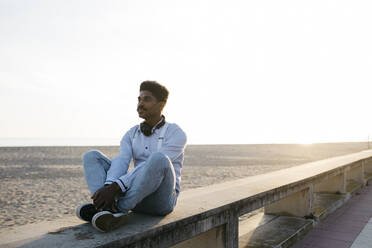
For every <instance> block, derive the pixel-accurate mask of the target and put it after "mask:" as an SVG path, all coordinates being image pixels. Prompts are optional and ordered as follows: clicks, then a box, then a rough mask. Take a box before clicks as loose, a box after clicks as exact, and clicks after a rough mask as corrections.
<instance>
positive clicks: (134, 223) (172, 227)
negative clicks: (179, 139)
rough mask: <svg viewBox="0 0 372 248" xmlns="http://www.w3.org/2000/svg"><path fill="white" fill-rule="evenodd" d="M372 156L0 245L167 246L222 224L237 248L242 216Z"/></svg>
mask: <svg viewBox="0 0 372 248" xmlns="http://www.w3.org/2000/svg"><path fill="white" fill-rule="evenodd" d="M371 156H372V151H371V150H369V151H364V152H359V153H355V154H350V155H346V156H341V157H336V158H331V159H326V160H322V161H317V162H312V163H308V164H304V165H300V166H297V167H292V168H288V169H284V170H280V171H275V172H271V173H268V174H263V175H258V176H253V177H248V178H244V179H239V180H236V181H231V182H226V183H222V184H217V185H210V186H207V187H203V188H197V189H193V190H189V191H185V192H182V194H181V195H180V198H179V200H178V206H177V207H176V209H175V211H174V212H173V213H172V214H170V215H168V216H167V217H165V218H162V217H153V216H144V215H138V214H132V215H129V216H128V217H127V219H126V221H125V222H126V224H125V225H124V226H123V227H121V228H119V229H117V230H114V231H112V232H110V233H107V234H102V233H99V232H98V231H95V230H94V229H93V228H92V227H91V226H90V225H89V224H80V225H76V226H74V227H70V228H66V229H62V230H59V231H54V232H50V233H47V232H46V231H45V230H47V227H45V226H40V228H41V229H42V230H44V231H43V232H42V233H40V232H39V233H37V235H29V234H27V233H26V234H23V235H20V236H18V237H16V238H13V239H8V237H7V233H3V234H0V240H1V241H0V247H124V246H129V245H131V246H132V245H134V244H136V247H149V246H154V247H166V246H171V245H174V244H177V243H179V242H182V241H184V240H187V239H190V238H192V237H195V236H197V235H199V234H201V233H205V232H207V231H209V230H211V229H213V228H216V227H218V226H221V225H225V226H226V235H225V236H226V244H229V247H237V246H236V245H235V244H236V243H237V235H236V236H234V235H235V234H237V229H238V228H237V226H238V222H237V219H238V216H239V215H242V214H245V213H248V212H250V211H252V210H255V209H258V208H261V207H263V206H266V205H269V204H272V203H274V202H276V201H278V200H281V199H284V198H286V197H288V196H290V195H292V194H293V193H296V192H299V191H302V190H304V189H306V188H309V187H310V185H312V184H314V183H319V182H321V181H324V180H325V178H328V177H331V176H335V175H337V174H338V173H341V172H343V170H345V168H347V167H348V166H350V165H351V164H353V163H356V162H358V161H361V160H363V159H366V158H368V157H371ZM65 226H69V225H63V227H65ZM26 228H27V227H26ZM17 232H18V231H17V230H16V231H15V236H17ZM30 232H32V233H33V232H34V231H32V230H30ZM228 232H231V233H233V235H231V233H228ZM25 237H26V238H25ZM133 247H134V246H133Z"/></svg>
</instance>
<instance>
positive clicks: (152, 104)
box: [137, 90, 164, 120]
mask: <svg viewBox="0 0 372 248" xmlns="http://www.w3.org/2000/svg"><path fill="white" fill-rule="evenodd" d="M163 107H164V102H159V101H158V100H157V99H156V97H155V96H154V95H153V94H152V93H151V92H150V91H147V90H143V91H140V95H139V96H138V104H137V112H138V116H139V117H140V118H143V119H145V120H148V119H150V118H151V117H156V116H159V115H160V114H161V111H162V110H163Z"/></svg>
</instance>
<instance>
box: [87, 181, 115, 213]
mask: <svg viewBox="0 0 372 248" xmlns="http://www.w3.org/2000/svg"><path fill="white" fill-rule="evenodd" d="M119 191H120V187H119V185H118V184H117V183H112V184H110V185H105V186H103V187H102V188H100V189H99V190H97V191H96V192H95V193H94V195H93V196H92V197H91V198H92V199H93V204H94V206H95V207H96V209H97V210H98V211H102V210H104V209H112V210H114V211H115V210H116V209H114V205H115V204H114V200H115V195H116V194H117V193H118V192H119Z"/></svg>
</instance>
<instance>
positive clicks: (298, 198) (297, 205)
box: [265, 188, 313, 217]
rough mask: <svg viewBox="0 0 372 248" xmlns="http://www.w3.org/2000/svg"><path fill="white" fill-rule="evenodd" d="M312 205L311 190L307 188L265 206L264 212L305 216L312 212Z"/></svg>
mask: <svg viewBox="0 0 372 248" xmlns="http://www.w3.org/2000/svg"><path fill="white" fill-rule="evenodd" d="M312 205H313V192H312V190H311V188H307V189H303V190H301V191H299V192H296V193H294V194H292V195H290V196H288V197H286V198H284V199H282V200H279V201H277V202H274V203H273V204H270V205H267V206H265V214H273V215H286V216H297V217H305V216H309V215H311V214H312V212H313V206H312Z"/></svg>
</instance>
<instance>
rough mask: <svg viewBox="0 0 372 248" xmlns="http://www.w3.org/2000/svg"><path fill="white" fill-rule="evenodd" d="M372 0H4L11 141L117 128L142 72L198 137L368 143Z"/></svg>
mask: <svg viewBox="0 0 372 248" xmlns="http://www.w3.org/2000/svg"><path fill="white" fill-rule="evenodd" d="M371 13H372V1H370V0H353V1H351V0H349V1H342V0H332V1H331V0H321V1H320V0H319V1H318V0H312V1H302V0H292V1H290V0H284V1H278V0H252V1H246V0H242V1H236V0H224V1H216V0H213V1H202V0H187V1H186V0H185V1H179V0H167V1H161V0H158V1H150V0H149V1H143V0H135V1H92V0H86V1H83V0H70V1H68V0H60V1H56V0H53V1H52V0H45V1H41V0H24V1H22V0H0V139H5V138H12V137H14V138H42V139H43V138H49V139H54V138H64V139H80V138H81V139H87V138H94V139H95V138H98V139H103V138H109V139H110V138H112V139H116V140H117V142H119V140H120V138H121V137H122V135H123V134H124V133H125V131H126V130H127V129H129V128H130V127H131V126H133V125H135V124H137V123H139V122H140V121H141V120H140V119H139V118H138V116H137V113H136V103H137V96H138V89H139V84H140V83H141V82H142V81H144V80H147V79H150V80H157V81H159V82H160V83H162V84H164V85H165V86H167V87H168V89H169V90H170V96H169V101H168V104H167V106H166V109H165V115H166V117H167V120H168V121H171V122H176V123H178V124H179V125H180V126H181V127H182V128H183V129H184V130H185V131H186V133H187V135H188V143H191V144H221V143H222V144H223V143H231V144H234V143H311V142H340V141H366V140H367V137H368V135H369V134H370V135H372V114H371V112H372V111H371V106H372V104H371V95H372V94H371V92H372V91H371V88H372V87H371V85H372V70H371V69H372V46H371V44H372V29H371V28H372V15H371Z"/></svg>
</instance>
